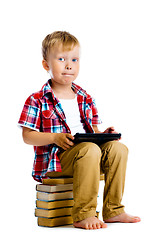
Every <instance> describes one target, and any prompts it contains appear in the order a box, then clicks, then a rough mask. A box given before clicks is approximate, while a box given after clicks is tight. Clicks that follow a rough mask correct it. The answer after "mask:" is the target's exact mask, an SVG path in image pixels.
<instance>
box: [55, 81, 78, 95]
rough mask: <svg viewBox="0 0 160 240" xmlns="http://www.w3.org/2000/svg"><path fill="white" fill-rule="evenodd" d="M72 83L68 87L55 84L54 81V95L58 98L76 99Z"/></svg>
mask: <svg viewBox="0 0 160 240" xmlns="http://www.w3.org/2000/svg"><path fill="white" fill-rule="evenodd" d="M71 86H72V83H70V84H67V85H63V84H58V83H55V82H54V81H52V86H51V87H52V90H53V92H54V94H55V95H56V96H57V97H58V98H65V99H67V98H69V99H70V98H74V96H75V93H74V91H73V90H72V88H71Z"/></svg>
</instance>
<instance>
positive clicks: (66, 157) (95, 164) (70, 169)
mask: <svg viewBox="0 0 160 240" xmlns="http://www.w3.org/2000/svg"><path fill="white" fill-rule="evenodd" d="M101 153H102V152H101V149H100V147H99V146H98V145H96V144H94V143H91V142H82V143H79V144H76V145H75V146H73V147H71V148H70V149H67V150H66V151H64V152H62V153H60V154H59V158H60V161H61V165H62V172H61V173H56V172H53V173H50V174H47V175H48V176H50V177H55V176H73V198H74V206H73V210H72V217H73V221H74V222H77V221H81V220H83V219H85V218H87V217H91V216H96V207H97V195H98V190H99V179H100V160H101Z"/></svg>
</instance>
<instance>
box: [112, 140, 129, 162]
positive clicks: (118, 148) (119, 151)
mask: <svg viewBox="0 0 160 240" xmlns="http://www.w3.org/2000/svg"><path fill="white" fill-rule="evenodd" d="M110 153H111V154H113V155H116V156H119V157H120V158H123V159H126V160H127V157H128V148H127V146H126V145H124V144H123V143H121V142H119V141H113V142H112V144H111V148H110Z"/></svg>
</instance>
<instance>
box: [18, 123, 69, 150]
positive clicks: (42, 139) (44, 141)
mask: <svg viewBox="0 0 160 240" xmlns="http://www.w3.org/2000/svg"><path fill="white" fill-rule="evenodd" d="M22 136H23V140H24V142H25V143H27V144H31V145H34V146H44V145H49V144H56V145H58V146H59V147H62V148H63V149H64V150H67V149H68V148H70V147H71V146H73V145H74V143H73V142H72V141H70V140H69V139H71V140H73V139H74V137H73V136H72V135H71V134H70V133H44V132H37V131H35V130H32V129H30V128H26V127H23V132H22Z"/></svg>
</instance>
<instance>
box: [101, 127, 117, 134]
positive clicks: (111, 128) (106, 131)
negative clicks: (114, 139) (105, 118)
mask: <svg viewBox="0 0 160 240" xmlns="http://www.w3.org/2000/svg"><path fill="white" fill-rule="evenodd" d="M103 133H117V132H115V129H114V127H109V128H107V129H106V130H105V131H104V132H103Z"/></svg>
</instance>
